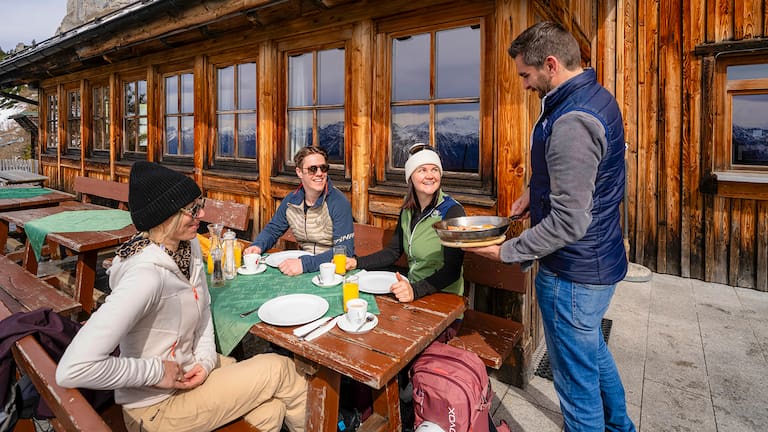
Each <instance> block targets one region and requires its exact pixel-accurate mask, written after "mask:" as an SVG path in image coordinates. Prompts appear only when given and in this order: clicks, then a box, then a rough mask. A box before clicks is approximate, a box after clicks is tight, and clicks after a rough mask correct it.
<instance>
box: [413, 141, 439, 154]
mask: <svg viewBox="0 0 768 432" xmlns="http://www.w3.org/2000/svg"><path fill="white" fill-rule="evenodd" d="M422 150H432V151H435V149H434V147H432V146H431V145H429V144H424V143H416V144H414V145H412V146H411V147H410V148H409V149H408V154H409V155H412V154H416V153H418V152H420V151H422Z"/></svg>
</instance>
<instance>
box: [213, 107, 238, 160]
mask: <svg viewBox="0 0 768 432" xmlns="http://www.w3.org/2000/svg"><path fill="white" fill-rule="evenodd" d="M217 124H218V130H219V133H218V139H217V143H218V147H217V149H216V155H217V156H221V157H232V156H234V151H233V149H234V145H235V116H233V115H231V114H221V115H219V116H218V122H217Z"/></svg>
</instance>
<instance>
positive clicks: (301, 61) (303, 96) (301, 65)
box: [288, 53, 312, 107]
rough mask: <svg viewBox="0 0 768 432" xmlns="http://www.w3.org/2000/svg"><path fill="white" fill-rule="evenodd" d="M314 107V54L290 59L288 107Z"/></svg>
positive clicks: (305, 54)
mask: <svg viewBox="0 0 768 432" xmlns="http://www.w3.org/2000/svg"><path fill="white" fill-rule="evenodd" d="M308 105H312V53H304V54H300V55H295V56H290V57H288V106H289V107H298V106H308Z"/></svg>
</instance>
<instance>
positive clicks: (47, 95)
mask: <svg viewBox="0 0 768 432" xmlns="http://www.w3.org/2000/svg"><path fill="white" fill-rule="evenodd" d="M52 99H53V100H52ZM43 100H45V111H44V112H45V114H44V115H45V119H44V122H43V124H44V125H45V126H44V128H43V139H42V140H41V141H42V142H43V145H44V147H43V152H42V153H43V154H44V155H48V156H56V155H57V154H58V149H59V93H58V91H57V90H56V88H55V87H53V88H50V89H45V90H43ZM51 143H53V145H51Z"/></svg>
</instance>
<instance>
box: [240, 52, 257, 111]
mask: <svg viewBox="0 0 768 432" xmlns="http://www.w3.org/2000/svg"><path fill="white" fill-rule="evenodd" d="M237 91H238V95H237V102H238V107H239V108H240V109H241V110H245V109H256V63H244V64H241V65H238V66H237Z"/></svg>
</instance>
